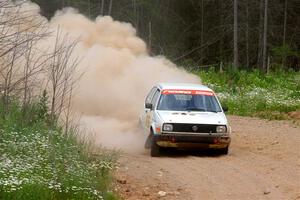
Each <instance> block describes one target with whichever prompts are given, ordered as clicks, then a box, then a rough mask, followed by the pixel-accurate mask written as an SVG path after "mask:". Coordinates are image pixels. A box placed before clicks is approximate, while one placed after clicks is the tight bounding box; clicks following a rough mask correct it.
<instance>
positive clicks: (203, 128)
mask: <svg viewBox="0 0 300 200" xmlns="http://www.w3.org/2000/svg"><path fill="white" fill-rule="evenodd" d="M172 125H173V131H172V132H191V133H216V132H217V131H216V128H217V125H211V124H172ZM196 127H197V128H196Z"/></svg>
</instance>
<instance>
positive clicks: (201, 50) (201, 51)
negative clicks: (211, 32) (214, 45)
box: [200, 0, 204, 64]
mask: <svg viewBox="0 0 300 200" xmlns="http://www.w3.org/2000/svg"><path fill="white" fill-rule="evenodd" d="M203 1H204V0H201V35H200V46H202V45H203V34H204V2H203ZM202 61H203V48H201V49H200V64H203V62H202Z"/></svg>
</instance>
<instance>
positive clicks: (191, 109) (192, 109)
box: [187, 107, 205, 111]
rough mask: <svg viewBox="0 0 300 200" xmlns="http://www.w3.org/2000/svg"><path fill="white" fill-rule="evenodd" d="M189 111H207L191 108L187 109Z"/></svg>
mask: <svg viewBox="0 0 300 200" xmlns="http://www.w3.org/2000/svg"><path fill="white" fill-rule="evenodd" d="M187 111H205V109H203V108H197V107H189V108H187Z"/></svg>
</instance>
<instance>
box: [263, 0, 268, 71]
mask: <svg viewBox="0 0 300 200" xmlns="http://www.w3.org/2000/svg"><path fill="white" fill-rule="evenodd" d="M267 34H268V0H265V14H264V37H263V57H262V62H263V65H262V70H263V71H266V64H267V63H266V62H267Z"/></svg>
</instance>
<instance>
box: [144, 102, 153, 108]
mask: <svg viewBox="0 0 300 200" xmlns="http://www.w3.org/2000/svg"><path fill="white" fill-rule="evenodd" d="M145 108H148V109H150V110H152V108H153V105H152V103H146V104H145Z"/></svg>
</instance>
